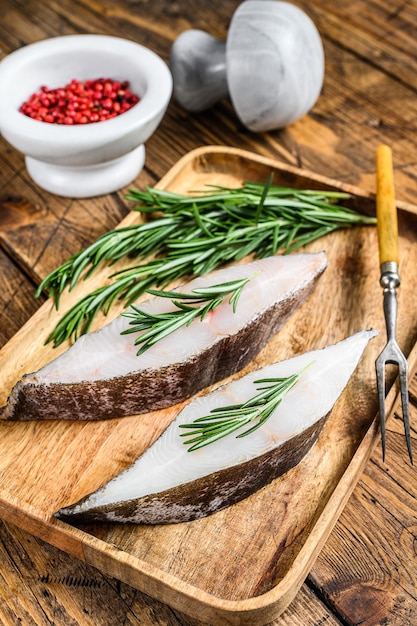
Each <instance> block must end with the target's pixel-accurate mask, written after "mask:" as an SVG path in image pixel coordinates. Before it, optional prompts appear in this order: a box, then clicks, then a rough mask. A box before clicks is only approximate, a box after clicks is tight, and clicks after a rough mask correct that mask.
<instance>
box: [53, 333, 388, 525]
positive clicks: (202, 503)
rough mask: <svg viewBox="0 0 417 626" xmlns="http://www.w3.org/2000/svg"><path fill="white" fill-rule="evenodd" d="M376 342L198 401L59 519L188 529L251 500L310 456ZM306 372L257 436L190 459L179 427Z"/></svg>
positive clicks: (340, 346) (359, 342) (254, 377)
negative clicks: (260, 385)
mask: <svg viewBox="0 0 417 626" xmlns="http://www.w3.org/2000/svg"><path fill="white" fill-rule="evenodd" d="M376 334H377V332H376V331H373V330H369V331H365V330H363V331H361V332H359V333H356V334H355V335H352V336H351V337H348V338H347V339H344V340H343V341H340V342H339V343H336V344H334V345H332V346H328V347H326V348H324V349H322V350H316V351H313V352H308V353H305V354H302V355H300V356H296V357H294V358H292V359H288V360H286V361H281V362H279V363H275V364H273V365H268V366H266V367H264V368H262V369H259V370H258V371H254V372H251V373H250V374H248V375H246V376H243V377H242V378H241V379H239V380H236V381H234V382H231V383H229V384H226V385H223V386H221V387H218V388H217V389H216V390H214V391H211V392H209V393H207V394H206V395H204V396H200V397H198V398H195V399H194V400H192V401H191V402H190V403H189V404H188V405H187V406H186V407H185V408H184V409H183V410H182V411H181V412H180V413H179V414H178V416H177V418H176V419H175V420H174V421H173V422H171V424H170V425H169V426H168V428H167V429H166V430H165V431H164V432H163V433H162V435H161V436H160V437H159V438H158V439H157V440H156V441H155V443H154V444H153V445H152V446H150V447H149V448H148V449H147V450H146V451H145V452H144V453H143V454H142V455H141V456H140V457H139V458H138V459H137V460H136V461H135V462H134V463H133V464H132V465H131V466H130V467H128V468H127V469H126V470H124V471H123V472H122V473H120V474H119V475H118V476H116V477H115V478H113V479H112V480H111V481H110V482H108V483H107V484H105V485H104V486H103V487H101V488H100V489H98V490H97V491H95V492H94V493H92V494H90V495H89V496H87V497H86V498H83V499H82V500H80V501H79V502H78V503H75V504H73V505H72V506H69V507H66V508H63V509H61V510H60V511H58V513H56V516H57V517H59V518H60V519H66V520H67V521H69V522H71V521H76V520H77V521H94V520H98V521H110V522H131V523H137V524H158V523H159V524H163V523H172V522H185V521H189V520H193V519H198V518H201V517H204V516H207V515H210V514H211V513H214V512H215V511H218V510H220V509H223V508H225V507H226V506H229V505H231V504H234V503H235V502H238V501H239V500H242V499H243V498H245V497H247V496H249V495H251V494H252V493H254V492H255V491H257V490H258V489H260V488H261V487H263V486H265V485H267V484H268V483H270V482H271V481H272V480H273V479H274V478H277V477H278V476H280V475H282V474H284V473H285V472H286V471H288V470H289V469H291V468H292V467H294V466H295V465H297V464H298V463H299V462H300V460H301V459H302V458H303V456H305V454H306V453H307V452H308V451H309V450H310V448H311V447H312V445H313V444H314V442H315V441H316V440H317V438H318V436H319V434H320V431H321V429H322V427H323V425H324V422H325V421H326V418H327V416H328V414H329V413H330V411H331V409H332V407H333V405H334V403H335V402H336V400H337V399H338V397H339V396H340V394H341V393H342V391H343V389H344V388H345V386H346V384H347V382H348V381H349V379H350V377H351V375H352V373H353V371H354V370H355V368H356V366H357V364H358V361H359V359H360V358H361V356H362V353H363V351H364V349H365V347H366V346H367V344H368V341H369V340H370V339H371V338H372V337H374V336H375V335H376ZM306 366H308V367H306ZM303 368H306V369H305V370H304V372H303V373H302V374H301V376H300V378H299V379H298V382H297V383H296V384H295V386H294V387H292V389H290V390H289V391H288V392H287V393H286V395H285V396H284V398H283V400H282V402H281V404H280V405H279V406H278V407H277V408H276V409H275V410H274V412H273V413H272V415H271V416H270V417H269V419H268V420H267V421H265V422H264V423H263V424H262V425H261V426H260V427H259V428H258V429H257V430H254V431H253V432H251V433H250V434H248V435H246V436H244V437H241V438H237V437H236V435H237V434H239V432H242V431H246V430H247V429H248V425H246V426H243V427H241V428H240V430H238V431H235V432H234V433H231V434H229V435H227V436H225V437H224V438H222V439H219V440H217V441H214V442H212V443H210V444H208V445H207V446H205V447H203V448H200V449H198V450H194V451H191V452H190V451H189V450H188V447H187V445H184V438H183V437H181V433H182V432H184V429H183V428H180V427H179V425H180V424H187V423H190V422H193V421H194V420H195V419H197V418H200V417H203V416H207V415H208V414H209V413H210V411H211V410H212V409H214V408H217V407H222V406H223V407H224V406H230V405H234V404H241V403H242V402H246V401H248V400H249V399H250V398H252V397H253V395H254V388H255V385H254V382H255V381H259V379H266V378H267V379H269V378H280V377H288V376H290V375H292V374H295V373H297V374H298V373H300V372H301V371H302V370H303Z"/></svg>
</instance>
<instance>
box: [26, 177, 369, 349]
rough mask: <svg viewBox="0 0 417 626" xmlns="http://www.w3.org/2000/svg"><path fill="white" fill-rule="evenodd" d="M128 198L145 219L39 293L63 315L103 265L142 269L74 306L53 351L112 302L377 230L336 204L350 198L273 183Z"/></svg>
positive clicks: (71, 263) (119, 275)
mask: <svg viewBox="0 0 417 626" xmlns="http://www.w3.org/2000/svg"><path fill="white" fill-rule="evenodd" d="M126 197H127V199H128V200H130V201H133V202H135V203H138V204H137V206H136V207H135V210H137V211H140V212H142V213H143V214H145V217H146V218H147V219H145V220H144V221H143V222H142V223H139V224H134V225H131V226H127V227H125V228H117V229H114V230H112V231H109V232H107V233H105V234H104V235H102V236H101V237H99V238H98V239H97V240H96V241H95V242H94V243H93V244H92V245H90V246H88V247H87V248H86V249H85V250H83V251H81V252H79V253H77V254H75V255H73V256H72V257H71V258H70V259H69V260H68V261H67V262H66V263H64V264H63V265H61V266H60V267H58V268H57V269H55V270H54V271H53V272H51V273H50V274H49V275H48V276H47V277H46V278H45V279H44V280H43V281H42V283H41V284H40V285H39V288H38V291H37V294H38V295H39V294H40V293H41V292H42V291H46V292H47V294H48V295H49V296H50V297H51V298H53V299H54V301H55V305H56V307H57V308H58V307H59V301H60V295H61V294H62V292H63V291H64V290H65V289H69V290H71V289H73V287H74V286H75V285H76V284H77V283H78V282H79V281H80V280H82V279H86V278H88V277H89V276H90V275H91V273H92V272H94V270H95V269H96V268H97V267H98V266H99V265H101V264H103V263H106V264H109V265H112V264H113V263H115V262H116V261H117V260H119V259H121V258H122V257H126V256H130V257H132V258H133V257H134V258H136V259H138V260H139V261H143V262H140V263H139V264H137V265H134V266H132V267H129V268H128V269H125V270H122V271H119V272H115V273H113V274H111V275H110V279H111V282H110V284H107V285H105V286H103V287H100V288H98V289H95V290H93V291H92V292H91V293H89V294H87V295H86V296H85V297H83V298H81V299H80V300H79V301H78V302H76V303H75V304H74V305H73V306H72V308H71V309H70V310H69V311H68V312H66V313H65V314H64V315H63V317H62V318H61V319H60V320H59V322H58V324H57V326H56V328H55V329H54V331H53V332H52V333H51V335H50V337H49V339H48V341H51V342H53V344H54V345H55V346H57V345H59V344H61V343H62V342H63V341H65V340H66V339H68V338H70V337H72V336H75V337H77V336H78V335H79V334H82V333H85V332H87V331H88V330H89V328H90V326H91V323H92V321H93V320H94V318H95V316H96V315H97V313H98V312H99V311H101V312H103V313H104V314H107V313H108V311H109V310H110V308H111V306H112V305H113V303H114V302H115V300H121V301H122V302H123V303H124V304H125V305H126V307H127V306H129V305H130V304H132V303H133V302H134V301H135V300H136V299H137V298H138V297H139V296H140V295H141V294H143V293H144V292H145V291H147V290H149V289H150V288H152V287H155V286H156V287H163V286H165V285H167V284H169V283H172V282H173V281H178V280H179V279H181V278H183V277H185V276H196V275H201V274H205V273H207V272H210V271H212V270H213V269H215V268H217V267H219V266H221V265H224V264H226V263H230V262H236V261H239V260H240V259H243V258H244V257H245V256H247V255H250V254H253V255H254V256H256V257H258V258H262V257H266V256H270V255H274V254H276V253H278V252H280V253H290V252H293V251H294V250H297V249H298V248H300V247H302V246H305V245H306V244H308V243H310V242H312V241H314V240H316V239H317V238H319V237H322V236H324V235H326V234H328V233H331V232H333V231H335V230H337V229H340V228H347V227H350V226H352V225H355V224H375V218H372V217H367V216H365V215H361V214H359V213H357V212H355V211H353V210H351V209H348V208H346V207H343V206H340V205H339V204H338V202H339V200H342V199H345V198H347V197H348V195H347V194H345V193H342V192H334V191H309V190H298V189H292V188H288V187H281V186H274V185H272V176H271V177H270V178H269V180H268V181H267V183H266V184H260V183H251V182H247V183H244V184H243V185H242V186H241V187H239V188H237V189H235V188H228V187H218V186H214V187H210V188H209V189H208V190H207V191H206V192H199V193H194V194H193V195H191V196H187V195H178V194H174V193H171V192H169V191H164V190H162V189H157V188H147V190H146V191H136V190H132V191H130V193H129V194H128V195H127V196H126ZM149 258H150V259H151V260H149Z"/></svg>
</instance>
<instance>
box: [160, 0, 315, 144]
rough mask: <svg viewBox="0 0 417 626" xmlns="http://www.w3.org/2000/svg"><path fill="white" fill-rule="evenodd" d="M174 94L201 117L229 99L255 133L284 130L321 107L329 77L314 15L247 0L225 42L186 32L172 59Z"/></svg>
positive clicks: (269, 0)
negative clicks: (325, 71) (313, 18)
mask: <svg viewBox="0 0 417 626" xmlns="http://www.w3.org/2000/svg"><path fill="white" fill-rule="evenodd" d="M170 66H171V72H172V76H173V81H174V96H175V98H176V100H177V101H178V103H179V104H180V105H181V106H182V107H183V108H184V109H185V110H187V111H190V112H199V111H204V110H206V109H208V108H210V107H212V106H213V105H214V104H215V103H216V102H218V101H219V100H221V99H223V98H225V97H230V99H231V101H232V105H233V108H234V110H235V113H236V115H237V116H238V118H239V119H240V121H241V122H242V124H243V125H244V126H245V127H246V128H248V129H249V130H251V131H254V132H264V131H268V130H273V129H277V128H283V127H285V126H287V125H289V124H291V123H293V122H295V121H296V120H297V119H299V118H300V117H302V116H303V115H305V114H306V113H307V112H308V111H309V110H310V109H311V108H312V107H313V106H314V104H315V103H316V101H317V99H318V97H319V95H320V92H321V89H322V86H323V80H324V52H323V45H322V41H321V38H320V35H319V32H318V30H317V28H316V26H315V24H314V23H313V21H312V20H311V18H310V17H309V16H308V15H307V14H306V13H305V12H304V11H302V10H301V9H300V8H298V7H297V6H295V5H293V4H290V3H289V2H281V1H279V0H246V1H245V2H242V4H240V5H239V6H238V8H237V9H236V11H235V13H234V14H233V17H232V20H231V22H230V26H229V30H228V34H227V39H226V41H221V40H219V39H216V38H215V37H212V36H211V35H209V34H208V33H206V32H204V31H201V30H188V31H185V32H183V33H181V35H179V37H178V38H177V39H176V40H175V42H174V44H173V46H172V49H171V56H170Z"/></svg>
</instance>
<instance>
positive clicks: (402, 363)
mask: <svg viewBox="0 0 417 626" xmlns="http://www.w3.org/2000/svg"><path fill="white" fill-rule="evenodd" d="M376 181H377V184H376V188H377V194H376V215H377V229H378V247H379V263H380V269H381V279H380V284H381V287H382V288H383V296H384V315H385V324H386V329H387V344H386V346H385V348H384V349H383V351H382V352H381V354H380V355H379V357H378V358H377V360H376V363H375V366H376V378H377V387H378V400H379V417H380V422H381V441H382V459H383V460H385V446H386V430H385V365H386V364H387V363H390V364H393V365H398V372H399V379H400V393H401V405H402V413H403V421H404V431H405V437H406V440H407V448H408V454H409V457H410V462H411V464H412V463H413V455H412V450H411V437H410V419H409V412H408V363H407V359H406V358H405V356H404V354H403V353H402V352H401V350H400V348H399V346H398V343H397V340H396V337H395V336H396V324H397V291H396V290H397V287H399V285H400V277H399V274H398V222H397V208H396V205H395V193H394V175H393V166H392V152H391V149H390V148H389V147H388V146H384V145H382V146H379V148H378V149H377V153H376Z"/></svg>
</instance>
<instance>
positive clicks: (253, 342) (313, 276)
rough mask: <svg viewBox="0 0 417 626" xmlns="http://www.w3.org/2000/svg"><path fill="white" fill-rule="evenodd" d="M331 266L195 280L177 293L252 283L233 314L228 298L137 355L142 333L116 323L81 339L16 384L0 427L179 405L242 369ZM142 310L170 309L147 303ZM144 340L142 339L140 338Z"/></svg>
mask: <svg viewBox="0 0 417 626" xmlns="http://www.w3.org/2000/svg"><path fill="white" fill-rule="evenodd" d="M326 266H327V260H326V256H325V254H324V253H322V252H320V253H314V254H294V255H288V256H282V255H278V256H273V257H268V258H265V259H261V260H257V261H253V262H251V263H246V264H242V265H235V266H232V267H229V268H224V269H221V270H217V271H215V272H212V273H211V274H207V275H205V276H201V277H198V278H196V279H194V280H192V281H191V282H189V283H188V284H186V285H184V286H183V287H180V288H178V291H183V292H186V293H190V292H191V290H192V289H194V288H196V287H202V286H210V285H216V284H220V283H223V282H228V281H232V280H238V279H242V278H246V277H249V276H252V275H253V274H255V273H256V272H259V274H258V275H257V276H255V277H254V278H252V279H251V280H250V281H249V282H248V283H247V284H246V285H245V287H244V288H243V291H242V294H241V296H240V298H239V301H238V304H237V309H236V312H235V313H234V312H233V307H232V306H231V305H230V304H229V299H228V298H226V299H225V300H224V301H223V303H222V304H221V305H219V306H218V307H216V308H215V309H214V310H213V311H212V312H211V313H210V314H208V315H207V316H206V317H205V318H204V321H201V320H200V319H196V320H194V321H193V323H192V324H190V325H189V326H188V327H182V328H180V329H178V330H177V331H175V332H174V333H172V334H171V335H169V336H167V337H165V338H164V339H162V340H160V341H158V342H157V343H156V344H155V345H153V346H152V347H151V348H149V349H148V350H147V351H146V352H144V353H143V354H142V355H140V356H137V354H136V353H137V350H138V348H137V346H135V345H134V342H135V339H136V337H137V336H138V335H139V333H137V334H135V333H132V334H127V335H121V334H120V333H121V332H122V331H123V330H126V329H127V328H128V327H129V322H130V320H129V319H128V318H127V317H126V316H123V315H121V316H119V317H117V318H116V319H115V320H113V321H112V322H110V323H109V324H107V325H105V326H104V327H103V328H101V329H100V330H98V331H95V332H92V333H88V334H86V335H82V336H81V337H80V338H79V339H78V340H77V341H76V342H75V343H74V345H73V346H71V347H70V348H69V349H68V350H67V351H66V352H65V353H63V354H62V355H60V356H59V357H57V358H56V359H54V360H53V361H51V362H50V363H48V364H47V365H45V366H44V367H42V368H41V369H40V370H38V371H37V372H35V373H32V374H27V375H25V376H23V377H22V379H21V380H20V381H19V382H18V383H17V384H16V385H15V387H14V388H13V390H12V392H11V394H10V396H9V398H8V402H7V405H6V406H5V407H3V408H2V409H0V419H7V420H22V421H23V420H32V419H78V420H93V419H105V418H112V417H122V416H125V415H135V414H139V413H144V412H147V411H153V410H157V409H161V408H165V407H167V406H171V405H173V404H176V403H177V402H180V401H183V400H185V399H187V398H189V397H191V396H192V395H194V394H195V393H197V392H198V391H200V390H201V389H204V388H205V387H208V386H209V385H211V384H213V383H215V382H217V381H219V380H222V379H223V378H225V377H226V376H229V375H231V374H233V373H235V372H237V371H239V370H240V369H241V368H242V367H244V366H245V365H247V363H249V362H250V361H251V360H252V359H253V358H254V357H255V356H256V355H257V354H258V352H259V351H260V350H261V349H262V348H263V347H264V345H265V344H266V343H267V342H268V341H269V340H270V339H271V337H272V336H273V335H274V334H275V333H277V332H278V330H279V329H280V328H281V327H282V326H283V325H284V324H285V322H286V321H287V320H288V318H289V317H290V316H291V315H292V313H294V312H295V310H296V309H297V308H298V307H299V306H300V305H301V304H302V303H303V302H304V301H305V300H306V298H307V297H308V296H309V295H310V293H311V292H312V290H313V288H314V286H315V283H316V281H317V279H318V278H319V276H320V275H321V274H322V273H323V271H324V270H325V268H326ZM138 306H139V308H140V309H142V310H143V311H150V312H152V313H154V314H155V313H160V312H164V311H168V310H174V309H175V305H174V304H173V303H172V302H171V300H170V299H169V298H161V297H158V296H153V297H150V298H149V299H148V300H145V301H144V302H141V303H140V304H139V305H138ZM141 332H142V333H143V332H144V331H141Z"/></svg>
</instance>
